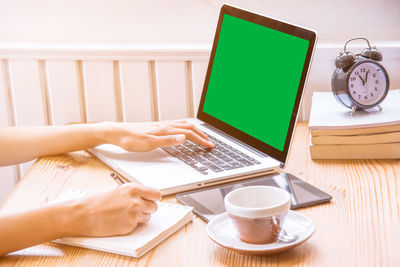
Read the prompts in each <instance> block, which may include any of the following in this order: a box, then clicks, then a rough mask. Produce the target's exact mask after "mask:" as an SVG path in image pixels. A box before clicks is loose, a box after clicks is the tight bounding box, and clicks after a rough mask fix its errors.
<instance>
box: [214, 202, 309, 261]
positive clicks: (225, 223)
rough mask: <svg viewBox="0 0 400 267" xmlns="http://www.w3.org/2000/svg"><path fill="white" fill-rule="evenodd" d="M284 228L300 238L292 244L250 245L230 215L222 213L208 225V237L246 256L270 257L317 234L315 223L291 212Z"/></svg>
mask: <svg viewBox="0 0 400 267" xmlns="http://www.w3.org/2000/svg"><path fill="white" fill-rule="evenodd" d="M283 227H284V228H285V229H286V231H287V232H288V233H290V234H295V235H297V236H298V238H297V239H296V240H295V241H293V242H291V243H283V242H280V241H276V242H273V243H269V244H250V243H246V242H243V241H241V240H240V239H239V236H238V234H237V232H236V230H235V228H234V226H233V223H232V221H231V219H230V218H229V216H228V213H227V212H225V213H222V214H220V215H218V216H216V217H214V218H213V219H212V220H211V221H210V222H209V223H208V225H207V233H208V236H209V237H210V238H211V239H212V240H213V241H214V242H215V243H217V244H218V245H220V246H223V247H225V248H227V249H232V250H234V251H237V252H240V253H246V254H259V255H270V254H275V253H281V252H283V251H286V250H288V249H290V248H292V247H295V246H298V245H300V244H301V243H303V242H304V241H306V240H307V239H308V238H310V237H311V236H312V234H313V233H314V232H315V224H314V222H313V221H312V220H311V219H310V218H308V217H307V216H305V215H303V214H301V213H297V212H294V211H291V210H289V212H288V214H287V216H286V219H285V223H284V225H283Z"/></svg>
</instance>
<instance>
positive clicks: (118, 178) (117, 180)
mask: <svg viewBox="0 0 400 267" xmlns="http://www.w3.org/2000/svg"><path fill="white" fill-rule="evenodd" d="M110 176H111V178H113V179H114V180H115V181H116V182H117V183H118V184H119V185H121V184H125V183H126V182H125V181H124V179H122V178H121V177H119V176H118V174H116V173H115V172H112V173H110Z"/></svg>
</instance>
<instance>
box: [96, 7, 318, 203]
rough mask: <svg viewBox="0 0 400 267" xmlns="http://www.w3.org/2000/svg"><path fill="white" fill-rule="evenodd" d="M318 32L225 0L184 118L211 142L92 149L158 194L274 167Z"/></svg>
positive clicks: (282, 154) (285, 144) (283, 152)
mask: <svg viewBox="0 0 400 267" xmlns="http://www.w3.org/2000/svg"><path fill="white" fill-rule="evenodd" d="M316 38H317V34H316V32H315V31H313V30H310V29H306V28H304V27H300V26H297V25H294V24H290V23H287V22H284V21H281V20H277V19H273V18H270V17H265V16H263V15H260V14H256V13H253V12H249V11H246V10H242V9H239V8H235V7H232V6H228V5H224V6H223V7H222V9H221V12H220V16H219V20H218V25H217V30H216V33H215V38H214V43H213V47H212V50H211V56H210V61H209V63H208V69H207V74H206V78H205V81H204V86H203V91H202V95H201V100H200V105H199V111H198V114H197V117H196V118H189V119H187V120H188V121H189V122H191V123H193V124H194V125H195V126H197V128H199V129H200V130H201V131H203V132H204V133H206V134H207V135H209V137H210V138H211V139H212V141H213V142H214V143H215V144H216V146H215V148H214V149H213V150H210V151H207V150H205V149H202V148H201V147H199V146H196V144H194V143H193V142H190V141H187V142H185V143H184V144H183V145H179V146H175V147H170V148H163V149H156V150H154V151H151V152H146V153H135V152H127V151H124V150H123V149H121V148H118V147H116V146H113V145H110V144H105V145H101V146H98V147H96V148H95V149H91V150H89V151H90V152H91V153H92V154H93V155H95V156H96V157H98V158H99V159H100V160H102V161H103V162H105V163H106V164H107V165H109V166H110V167H111V168H113V169H114V170H115V171H116V172H118V173H119V174H121V175H122V176H124V177H125V178H126V179H128V180H131V181H134V182H139V183H142V184H145V185H147V186H151V187H155V188H158V189H160V190H161V192H162V193H163V195H168V194H174V193H178V192H182V191H186V190H191V189H195V188H200V187H205V186H211V185H215V184H221V183H226V182H230V181H235V180H242V179H246V178H251V177H255V176H260V175H264V174H268V173H273V172H278V171H279V168H280V167H281V166H282V165H284V164H285V162H286V159H287V155H288V152H289V147H290V144H291V139H292V136H293V131H294V127H295V123H296V120H297V115H298V110H299V105H300V101H301V97H302V94H303V89H304V86H305V82H306V78H307V74H308V71H309V68H310V62H311V58H312V55H313V52H314V49H315V44H316ZM288 62H290V64H288ZM177 104H182V103H177Z"/></svg>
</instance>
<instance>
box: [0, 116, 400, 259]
mask: <svg viewBox="0 0 400 267" xmlns="http://www.w3.org/2000/svg"><path fill="white" fill-rule="evenodd" d="M308 140H309V132H308V127H307V124H306V123H304V122H302V123H299V124H298V126H297V128H296V132H295V138H294V143H293V146H292V149H291V153H290V156H289V161H288V164H287V165H286V168H285V171H287V172H290V173H293V174H294V175H297V176H299V177H301V178H302V179H304V180H306V181H307V182H309V183H311V184H313V185H315V186H317V187H319V188H321V189H323V190H325V191H327V192H328V193H330V194H331V195H333V200H332V202H331V203H330V204H324V205H320V206H314V207H310V208H305V209H301V210H299V212H301V213H303V214H305V215H307V216H309V217H310V218H311V219H312V220H313V221H314V222H315V223H316V232H315V233H314V235H313V236H312V237H311V238H310V239H309V240H308V241H307V242H305V243H304V244H302V245H300V246H298V247H296V248H294V249H292V250H290V251H288V252H285V253H283V254H280V255H274V256H269V257H266V256H263V257H262V256H248V255H242V254H238V253H235V252H232V251H230V250H227V249H224V248H222V247H219V246H218V245H216V244H215V243H213V242H212V241H211V240H210V239H209V238H208V236H207V233H206V223H205V222H204V221H202V220H201V219H200V218H195V219H194V220H193V222H192V223H190V224H188V225H187V226H186V227H184V228H182V229H181V230H180V231H178V232H177V233H175V234H174V235H173V236H171V237H170V238H168V239H167V240H166V241H164V242H163V243H161V244H160V245H158V246H157V247H156V248H155V249H153V250H151V251H150V252H149V253H147V254H146V255H145V256H143V257H142V258H140V259H134V258H129V257H125V256H118V255H113V254H109V253H103V252H97V251H92V250H87V249H81V248H75V247H69V246H63V245H56V244H52V243H47V244H43V245H39V246H35V247H31V248H28V249H25V250H21V251H18V252H15V253H12V254H11V255H7V256H4V257H2V258H0V265H4V266H13V265H14V266H16V265H18V266H32V265H39V264H40V265H44V266H54V265H58V264H63V265H69V266H72V265H73V266H97V265H103V266H116V265H117V266H270V265H271V266H276V265H281V266H293V265H294V266H298V265H300V266H400V161H399V160H320V161H312V160H311V159H310V154H309V149H308ZM109 173H110V169H109V168H108V167H107V166H105V165H104V164H103V163H101V162H100V161H98V160H97V159H95V158H93V157H92V156H90V155H89V154H87V153H86V152H82V151H81V152H74V153H69V154H66V155H59V156H51V157H43V158H40V159H39V160H38V161H37V162H36V163H35V164H34V166H33V167H32V168H31V169H30V170H29V172H28V173H27V174H26V175H25V177H24V178H23V179H22V181H20V182H19V184H18V185H17V187H16V188H15V189H14V191H13V192H12V193H11V194H10V196H9V197H8V198H7V200H6V201H5V203H4V204H3V207H2V210H3V211H5V210H10V209H15V208H22V207H25V208H26V207H32V206H36V205H42V204H43V203H45V202H46V200H48V199H50V200H51V199H54V198H55V197H57V196H58V195H59V194H61V193H63V192H65V191H66V190H68V189H69V188H71V187H74V188H80V189H84V190H92V189H96V188H103V187H108V186H115V184H114V183H115V182H114V181H113V180H112V179H110V177H109ZM163 201H168V202H176V200H175V198H174V197H166V198H164V200H163Z"/></svg>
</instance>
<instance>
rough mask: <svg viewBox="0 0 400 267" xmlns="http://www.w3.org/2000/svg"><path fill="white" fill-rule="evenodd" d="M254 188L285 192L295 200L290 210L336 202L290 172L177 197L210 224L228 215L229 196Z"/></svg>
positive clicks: (185, 193) (186, 193) (181, 194)
mask: <svg viewBox="0 0 400 267" xmlns="http://www.w3.org/2000/svg"><path fill="white" fill-rule="evenodd" d="M252 185H268V186H276V187H280V188H282V189H285V190H286V191H288V192H289V194H290V196H291V199H292V200H291V207H290V209H298V208H303V207H308V206H312V205H316V204H321V203H326V202H330V201H331V199H332V196H331V195H329V194H327V193H325V192H323V191H322V190H320V189H318V188H316V187H315V186H313V185H310V184H308V183H306V182H305V181H303V180H301V179H299V178H297V177H295V176H293V175H291V174H289V173H281V174H271V175H265V176H261V177H257V178H253V179H247V180H244V181H240V182H233V183H228V184H223V185H218V186H213V187H209V188H206V189H199V190H193V191H189V192H184V193H180V194H177V195H176V198H177V199H178V201H179V202H181V203H182V204H184V205H187V206H192V207H193V208H194V209H193V211H194V212H195V213H196V214H197V215H199V216H200V217H201V218H203V219H204V220H205V221H209V220H210V219H211V218H212V217H213V216H215V215H218V214H221V213H223V212H225V207H224V197H225V195H227V194H228V193H229V192H230V191H232V190H234V189H236V188H240V187H245V186H252Z"/></svg>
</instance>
